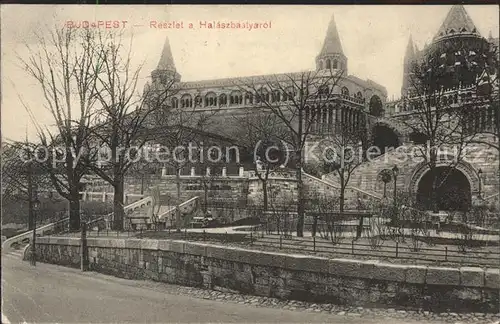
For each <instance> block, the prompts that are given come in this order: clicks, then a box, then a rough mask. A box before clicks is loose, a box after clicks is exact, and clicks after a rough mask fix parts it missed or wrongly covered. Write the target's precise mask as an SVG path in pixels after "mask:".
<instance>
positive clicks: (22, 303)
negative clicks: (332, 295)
mask: <svg viewBox="0 0 500 324" xmlns="http://www.w3.org/2000/svg"><path fill="white" fill-rule="evenodd" d="M175 289H176V286H174V285H166V284H161V283H154V282H149V281H133V280H125V279H119V278H115V277H110V276H105V275H101V274H97V273H92V272H86V273H82V272H80V271H79V270H77V269H69V268H64V267H59V266H55V265H49V264H43V263H38V264H37V266H36V268H34V267H32V266H30V265H29V263H28V262H23V261H21V260H20V252H11V253H9V254H8V255H2V299H3V303H2V308H3V309H2V322H6V319H5V317H6V318H7V319H8V320H9V321H10V322H11V323H22V322H27V323H33V322H37V323H47V322H51V323H54V322H59V323H77V322H79V323H82V322H87V323H88V322H92V323H99V322H100V323H111V322H114V323H117V322H120V323H121V322H130V323H145V322H149V323H151V322H157V323H158V322H162V323H166V322H184V323H186V322H190V323H193V322H198V323H199V322H212V323H213V322H219V323H220V322H225V323H229V322H231V323H236V322H239V323H241V322H245V323H250V322H251V323H256V322H260V323H262V322H266V323H271V322H285V323H291V322H295V323H312V322H317V323H318V322H322V323H384V324H400V323H401V324H402V323H408V321H404V322H403V321H401V322H399V321H395V320H387V319H385V320H383V321H382V320H378V321H377V320H368V319H366V318H362V319H360V318H358V319H355V318H348V317H345V316H338V315H329V314H324V313H312V312H304V311H303V312H299V311H290V310H280V309H274V308H261V307H254V306H249V305H239V304H233V303H227V302H226V303H224V302H219V301H211V300H204V299H200V298H196V297H192V296H186V295H179V294H175Z"/></svg>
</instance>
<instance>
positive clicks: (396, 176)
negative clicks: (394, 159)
mask: <svg viewBox="0 0 500 324" xmlns="http://www.w3.org/2000/svg"><path fill="white" fill-rule="evenodd" d="M392 174H393V176H394V177H393V178H394V197H393V199H394V207H396V193H397V188H396V184H397V180H398V175H399V168H398V166H397V165H395V166H394V167H393V168H392Z"/></svg>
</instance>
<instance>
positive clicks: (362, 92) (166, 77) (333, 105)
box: [146, 5, 499, 210]
mask: <svg viewBox="0 0 500 324" xmlns="http://www.w3.org/2000/svg"><path fill="white" fill-rule="evenodd" d="M484 48H489V49H490V50H492V51H496V53H498V39H493V38H492V37H491V36H490V37H489V38H485V37H483V36H481V35H480V33H479V32H478V30H477V29H476V27H475V25H474V23H473V21H472V20H471V18H470V17H469V15H468V14H467V12H466V11H465V9H464V7H463V6H461V5H455V6H453V7H452V9H451V10H450V12H449V13H448V15H447V17H446V19H445V21H444V22H443V23H442V26H441V27H440V29H439V30H438V32H437V33H436V36H435V37H434V39H433V40H432V42H431V43H430V45H428V46H426V47H425V48H424V49H422V50H419V49H418V48H416V47H415V45H414V44H413V41H412V39H411V37H410V40H409V43H408V46H407V49H406V54H405V57H404V74H403V84H402V88H401V99H399V100H396V101H392V102H388V100H387V91H386V89H385V88H384V87H383V86H382V85H380V84H377V83H376V82H374V81H371V80H363V79H361V78H359V77H356V76H353V75H349V74H348V64H347V62H348V57H347V56H346V55H345V53H344V51H343V48H342V44H341V41H340V37H339V33H338V31H337V26H336V23H335V19H334V17H332V18H331V20H330V22H329V25H328V28H327V32H326V36H325V40H324V43H323V46H322V48H321V50H320V52H319V53H318V55H317V56H316V58H315V63H316V64H315V65H316V69H315V70H314V71H308V72H292V73H283V74H277V75H268V76H266V75H263V76H250V77H241V78H227V79H217V80H201V81H190V82H183V81H182V77H181V73H180V71H178V70H177V69H176V66H175V63H174V58H173V56H172V52H171V48H170V43H169V41H168V39H167V40H166V41H165V44H164V47H163V50H162V53H161V57H160V60H159V63H158V66H157V68H156V69H155V70H154V71H153V72H152V73H151V79H152V81H151V83H150V84H149V83H148V84H147V85H146V89H151V88H153V89H162V88H165V87H167V86H171V85H172V84H173V88H174V89H175V96H173V97H172V98H171V103H170V104H171V106H172V107H173V108H180V109H186V110H193V111H196V112H199V113H203V112H214V111H215V112H217V114H216V115H215V118H217V119H218V120H219V122H221V123H223V125H224V126H223V127H217V130H215V129H214V134H215V133H218V135H220V128H223V129H226V128H230V124H231V118H230V117H229V116H234V115H238V114H243V113H248V112H253V111H260V110H258V108H262V107H264V106H265V104H264V102H265V103H273V104H283V105H286V104H287V102H290V101H291V100H293V98H296V96H297V93H296V91H295V90H294V89H293V86H290V84H293V82H292V83H290V81H291V80H297V79H300V78H303V77H304V75H305V74H304V73H306V74H307V76H308V77H312V78H318V79H321V78H325V77H326V76H328V75H331V74H332V73H337V74H336V75H337V76H338V77H336V78H335V82H332V83H331V84H330V85H328V84H327V85H326V87H327V89H326V92H328V93H329V94H331V95H329V96H328V100H327V101H326V102H322V104H321V105H311V106H310V107H309V106H308V107H306V108H307V109H306V111H305V114H306V118H305V119H306V120H310V122H311V124H310V125H307V126H310V129H309V130H310V136H311V138H312V139H313V140H321V139H322V138H326V137H331V136H335V135H336V133H337V132H338V131H339V129H342V128H345V127H352V128H355V129H362V130H364V131H365V132H366V138H367V139H368V144H371V145H374V146H376V147H379V148H380V149H381V154H380V155H379V156H378V157H377V158H375V159H374V160H371V161H367V162H364V163H363V165H361V166H360V167H359V168H358V169H357V170H356V171H355V172H354V174H353V175H352V180H351V182H350V184H349V188H350V189H349V190H350V191H351V192H352V194H351V195H348V196H346V197H347V199H348V200H349V199H351V200H356V199H359V198H360V197H361V198H367V197H371V198H376V199H380V198H381V197H382V195H383V192H385V191H387V192H392V190H391V189H392V188H391V187H392V186H396V187H397V189H398V191H404V192H408V193H410V194H411V195H413V196H414V197H415V198H416V199H417V200H418V199H420V200H423V201H425V199H426V197H425V195H426V194H425V193H426V192H427V191H429V172H428V166H427V165H426V164H425V163H423V162H422V161H415V160H412V159H410V158H408V157H409V153H408V151H405V150H387V148H398V147H407V148H408V147H409V148H412V147H415V146H418V145H423V144H424V143H425V138H422V136H420V137H419V134H415V130H413V129H411V127H408V126H407V125H408V121H409V120H410V121H411V120H412V119H416V118H418V116H417V115H416V114H418V110H416V109H413V108H412V107H415V105H414V102H413V103H412V98H417V97H419V98H421V97H422V94H419V93H418V91H416V85H415V84H412V77H411V76H412V74H413V73H414V71H413V68H414V66H415V63H416V62H419V61H422V60H424V61H425V60H430V61H432V59H434V58H435V59H436V60H441V61H442V63H443V64H441V65H443V67H445V68H447V67H450V66H451V67H452V68H451V69H449V71H448V70H446V73H448V74H449V75H452V76H453V77H449V78H447V79H446V80H448V81H446V82H448V83H447V84H446V85H444V86H443V85H441V88H440V89H442V88H443V87H444V88H445V89H446V90H445V92H446V95H445V96H444V100H447V101H449V104H450V105H455V106H464V105H472V107H470V109H471V111H472V113H471V120H470V124H471V125H476V126H477V125H479V127H483V128H484V129H485V130H486V129H488V130H489V131H490V133H491V130H494V129H495V127H497V128H498V118H499V117H498V115H499V111H498V100H497V102H496V104H492V103H491V102H490V103H489V104H484V105H481V107H476V106H474V105H476V103H477V101H476V100H474V98H476V97H477V91H478V84H477V83H476V81H477V79H478V77H482V76H478V75H474V76H470V75H458V74H459V73H458V72H457V71H458V70H459V68H460V64H471V62H470V60H468V59H467V58H470V57H471V55H472V56H473V55H475V54H477V53H483V52H484ZM460 53H467V55H468V56H466V59H465V60H462V61H460V57H462V56H463V55H462V56H460V55H461V54H460ZM450 60H452V61H450ZM497 62H498V61H497ZM490 72H491V73H490V75H493V74H495V75H498V71H490ZM332 80H333V79H332ZM450 80H451V81H450ZM271 81H272V82H271ZM440 82H441V81H440ZM443 82H444V81H443ZM274 83H278V84H279V85H280V86H273V84H274ZM490 90H491V91H493V92H494V93H495V91H496V93H498V84H497V83H496V84H493V89H490ZM318 93H319V95H321V93H320V92H318ZM311 116H314V117H311ZM476 126H475V127H476ZM476 128H477V127H476ZM223 135H227V134H223ZM484 138H486V142H487V141H490V140H491V141H498V138H496V139H495V137H494V136H489V137H488V135H485V136H484ZM469 148H470V151H471V152H479V154H477V157H476V158H475V159H474V160H473V161H469V160H467V161H466V160H461V161H459V162H458V163H457V165H455V167H454V168H453V172H451V173H450V174H448V175H447V176H446V179H444V180H443V181H444V182H443V185H442V186H441V187H442V188H443V189H441V190H440V192H439V195H440V197H441V198H440V202H439V208H440V209H445V210H447V209H457V208H458V209H462V208H468V207H470V205H471V204H472V201H473V200H474V199H475V198H481V199H482V200H485V201H490V202H493V201H495V200H498V175H497V172H498V163H499V162H498V161H499V156H498V151H497V150H495V149H494V148H492V147H491V146H488V145H485V144H470V145H469ZM251 162H253V161H251ZM394 166H397V167H398V169H399V170H400V172H399V175H398V176H397V178H396V179H394V180H395V181H391V183H390V184H389V187H388V188H385V189H386V190H383V184H382V183H381V181H380V174H381V172H382V171H383V170H385V169H390V170H392V169H393V168H394ZM438 167H439V168H442V170H441V169H440V170H441V171H443V172H444V170H445V169H446V167H447V166H446V165H445V163H444V162H443V163H441V162H438ZM189 176H191V177H194V176H195V174H193V172H191V173H190V175H189ZM224 176H229V174H227V171H226V173H224ZM238 176H239V177H242V174H241V173H239V174H238ZM254 180H255V179H254ZM306 180H307V181H306V182H307V184H308V185H307V187H308V188H309V190H316V189H317V188H323V189H324V190H326V191H331V192H332V194H335V193H334V191H335V190H330V189H335V188H339V179H337V177H336V175H335V173H329V174H324V175H323V176H322V179H318V178H316V177H308V178H307V179H306ZM165 181H167V179H166V178H165ZM286 181H289V180H286ZM325 188H326V189H325ZM256 190H258V189H256ZM455 191H457V192H459V193H458V194H454V192H455ZM394 192H395V191H394ZM244 194H248V193H244ZM427 198H428V197H427ZM457 206H458V207H457Z"/></svg>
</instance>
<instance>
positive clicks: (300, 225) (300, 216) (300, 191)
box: [296, 150, 305, 237]
mask: <svg viewBox="0 0 500 324" xmlns="http://www.w3.org/2000/svg"><path fill="white" fill-rule="evenodd" d="M297 161H298V162H297V166H296V168H297V195H298V200H297V201H298V204H297V236H298V237H303V236H304V216H305V215H304V214H305V208H304V207H305V206H304V186H303V184H302V151H301V150H298V151H297Z"/></svg>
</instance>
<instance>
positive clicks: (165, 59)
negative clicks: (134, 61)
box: [156, 37, 176, 71]
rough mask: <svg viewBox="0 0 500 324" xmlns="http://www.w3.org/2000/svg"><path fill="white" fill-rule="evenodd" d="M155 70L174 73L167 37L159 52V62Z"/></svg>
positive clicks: (172, 58)
mask: <svg viewBox="0 0 500 324" xmlns="http://www.w3.org/2000/svg"><path fill="white" fill-rule="evenodd" d="M156 69H157V70H169V71H176V69H175V64H174V57H173V56H172V51H171V49H170V42H169V41H168V37H166V38H165V44H164V45H163V51H162V52H161V57H160V61H159V62H158V66H157V67H156Z"/></svg>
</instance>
